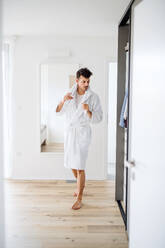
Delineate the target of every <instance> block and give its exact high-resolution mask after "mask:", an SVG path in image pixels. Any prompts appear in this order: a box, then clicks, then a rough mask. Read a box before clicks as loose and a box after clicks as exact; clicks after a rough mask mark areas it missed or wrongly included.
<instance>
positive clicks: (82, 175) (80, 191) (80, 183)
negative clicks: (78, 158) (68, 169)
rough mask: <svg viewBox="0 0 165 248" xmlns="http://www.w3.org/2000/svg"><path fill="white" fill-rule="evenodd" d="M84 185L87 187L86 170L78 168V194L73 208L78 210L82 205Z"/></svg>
mask: <svg viewBox="0 0 165 248" xmlns="http://www.w3.org/2000/svg"><path fill="white" fill-rule="evenodd" d="M84 187H85V170H77V189H78V194H77V198H76V202H75V203H74V204H73V206H72V209H75V210H76V209H79V208H80V207H81V201H82V196H83V190H84Z"/></svg>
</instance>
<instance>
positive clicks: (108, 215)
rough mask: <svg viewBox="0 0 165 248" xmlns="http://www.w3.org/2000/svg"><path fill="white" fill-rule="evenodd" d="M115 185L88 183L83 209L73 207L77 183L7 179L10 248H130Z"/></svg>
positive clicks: (7, 236) (6, 218)
mask: <svg viewBox="0 0 165 248" xmlns="http://www.w3.org/2000/svg"><path fill="white" fill-rule="evenodd" d="M114 188H115V185H114V181H109V180H105V181H96V180H91V181H86V187H85V190H84V196H83V205H82V208H81V209H79V210H73V209H71V206H72V204H73V203H74V201H75V197H73V192H74V190H75V189H76V183H75V182H72V183H67V182H66V181H64V180H43V181H39V180H34V181H30V180H29V181H28V180H6V181H5V196H6V197H5V209H6V212H5V220H6V240H7V247H6V248H75V247H79V248H100V247H101V248H128V240H127V235H126V232H125V227H124V223H123V220H122V217H121V215H120V211H119V209H118V206H117V203H116V202H115V200H114Z"/></svg>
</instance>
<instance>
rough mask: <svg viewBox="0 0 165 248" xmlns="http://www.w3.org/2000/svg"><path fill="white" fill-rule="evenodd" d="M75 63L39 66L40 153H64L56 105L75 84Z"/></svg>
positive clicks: (59, 118) (62, 126) (61, 125)
mask: <svg viewBox="0 0 165 248" xmlns="http://www.w3.org/2000/svg"><path fill="white" fill-rule="evenodd" d="M78 69H79V64H76V63H43V64H41V65H40V89H41V90H40V94H41V96H40V99H41V101H40V106H41V111H40V114H41V115H40V116H41V118H40V151H41V152H57V153H58V152H63V151H64V118H65V116H60V117H59V116H56V114H55V111H56V107H57V105H58V103H59V102H60V101H61V100H62V99H63V96H64V95H65V93H67V90H68V89H69V88H71V87H72V85H73V84H74V83H75V79H76V77H75V75H76V71H77V70H78Z"/></svg>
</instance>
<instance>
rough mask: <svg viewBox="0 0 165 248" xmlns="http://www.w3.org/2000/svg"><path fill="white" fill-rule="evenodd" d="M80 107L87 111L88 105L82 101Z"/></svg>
mask: <svg viewBox="0 0 165 248" xmlns="http://www.w3.org/2000/svg"><path fill="white" fill-rule="evenodd" d="M82 107H83V109H84V110H87V111H89V106H88V104H86V103H82Z"/></svg>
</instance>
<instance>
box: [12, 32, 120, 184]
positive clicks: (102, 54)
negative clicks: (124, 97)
mask: <svg viewBox="0 0 165 248" xmlns="http://www.w3.org/2000/svg"><path fill="white" fill-rule="evenodd" d="M116 44H117V40H114V39H111V38H108V37H107V38H106V37H83V36H79V37H78V36H77V37H76V36H75V37H70V36H69V37H67V36H21V37H18V39H17V41H16V45H15V52H14V54H15V55H14V75H13V77H14V84H13V86H14V87H13V98H14V102H13V116H14V120H13V121H14V127H13V129H14V134H13V140H14V142H13V150H14V157H13V170H12V177H13V178H27V179H32V178H38V179H42V178H49V179H53V178H57V179H66V178H73V176H72V174H71V172H70V171H68V170H67V169H66V168H65V169H64V168H63V154H60V153H59V154H55V153H51V154H50V153H47V154H46V153H44V154H40V153H39V126H40V123H39V111H40V105H39V102H40V85H39V80H38V64H39V63H41V62H43V61H45V59H47V57H53V56H54V55H55V53H56V51H57V49H63V48H66V49H69V50H70V51H71V55H72V56H71V58H68V59H67V58H66V59H61V58H59V59H56V60H55V61H56V62H60V61H63V62H66V63H67V62H73V63H80V64H81V65H82V66H86V67H89V69H90V70H91V71H92V72H93V74H94V75H93V76H92V78H91V84H90V85H91V88H92V89H93V90H94V91H96V92H97V93H98V94H99V96H100V99H101V103H102V107H103V111H104V118H103V121H102V123H100V124H99V125H95V126H94V125H93V140H92V144H91V146H90V150H89V157H88V160H87V166H86V168H87V169H86V175H87V179H104V178H105V176H106V171H107V168H106V162H107V154H106V145H107V144H106V142H107V136H106V131H107V130H106V129H107V119H106V111H107V96H108V93H107V84H108V62H109V61H111V60H112V61H114V60H115V59H116V49H117V48H116Z"/></svg>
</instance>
